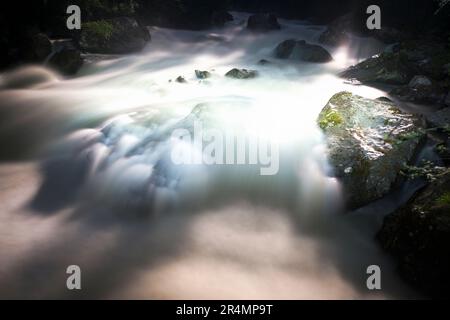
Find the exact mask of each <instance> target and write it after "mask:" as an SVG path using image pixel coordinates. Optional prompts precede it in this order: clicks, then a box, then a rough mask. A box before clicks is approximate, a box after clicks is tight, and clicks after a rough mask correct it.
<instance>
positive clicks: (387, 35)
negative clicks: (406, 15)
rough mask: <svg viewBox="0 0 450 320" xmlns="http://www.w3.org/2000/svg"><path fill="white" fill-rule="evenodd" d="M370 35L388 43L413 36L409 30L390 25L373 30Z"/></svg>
mask: <svg viewBox="0 0 450 320" xmlns="http://www.w3.org/2000/svg"><path fill="white" fill-rule="evenodd" d="M369 35H371V36H372V37H374V38H375V39H378V40H380V41H381V42H384V43H386V44H393V43H397V42H401V41H404V40H407V39H411V38H412V35H411V34H410V33H409V32H407V31H404V30H399V29H397V28H393V27H388V26H383V27H382V28H381V29H380V30H371V31H369Z"/></svg>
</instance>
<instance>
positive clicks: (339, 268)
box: [0, 14, 409, 298]
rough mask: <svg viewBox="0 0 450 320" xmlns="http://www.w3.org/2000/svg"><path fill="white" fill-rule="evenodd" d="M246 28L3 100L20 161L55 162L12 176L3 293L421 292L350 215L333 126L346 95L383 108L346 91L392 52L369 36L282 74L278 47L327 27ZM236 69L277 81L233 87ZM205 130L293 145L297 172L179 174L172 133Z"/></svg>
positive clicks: (92, 67)
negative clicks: (329, 128) (74, 280)
mask: <svg viewBox="0 0 450 320" xmlns="http://www.w3.org/2000/svg"><path fill="white" fill-rule="evenodd" d="M236 17H237V19H236V21H235V22H234V23H231V24H230V25H229V26H228V27H226V28H225V29H223V30H211V31H208V32H191V31H174V30H168V29H161V28H152V38H153V40H152V42H151V43H150V44H149V45H148V47H147V48H146V49H145V51H144V52H143V53H142V54H137V55H132V56H125V57H115V58H111V57H109V58H108V59H103V57H101V56H88V57H87V60H88V61H91V63H87V64H86V65H85V67H84V68H83V69H82V70H81V71H80V75H79V77H77V78H75V79H71V80H64V81H50V82H48V81H43V83H40V84H38V85H36V84H35V83H33V84H31V85H30V84H25V85H26V86H28V89H17V88H16V89H14V90H12V89H8V90H4V91H1V92H0V112H1V114H2V117H1V120H0V121H1V128H2V129H1V131H2V132H1V133H2V135H1V137H2V138H0V145H1V146H2V147H3V146H5V148H8V150H14V152H12V153H9V154H7V153H5V156H7V157H8V156H10V157H11V156H12V155H14V156H13V157H12V158H13V159H18V157H20V156H23V155H26V156H28V159H29V158H30V157H31V159H36V158H35V157H36V155H40V156H42V155H43V158H44V159H43V160H42V161H40V162H39V163H40V164H39V167H37V166H36V165H34V164H32V165H30V164H17V163H16V164H12V165H3V166H1V167H0V175H1V178H2V179H1V181H2V182H1V185H2V191H1V192H0V202H1V203H5V204H6V205H5V209H4V210H2V213H1V218H0V219H1V220H0V256H2V257H5V261H8V262H7V263H6V264H3V265H2V266H1V267H0V297H39V298H49V297H53V298H54V297H63V298H71V297H84V298H99V297H102V298H104V297H106V298H116V297H122V298H387V297H397V296H402V297H405V296H406V297H408V296H409V291H408V290H407V289H406V288H404V287H403V285H402V284H401V283H400V282H399V280H398V279H396V277H395V275H394V273H393V270H392V268H391V266H390V263H389V261H387V260H386V258H385V257H383V255H382V253H381V252H380V251H379V249H378V248H377V246H376V244H375V243H374V241H373V235H374V232H375V230H376V226H371V227H367V224H366V222H365V221H363V220H364V219H361V218H358V217H354V216H352V215H344V214H343V213H342V206H341V203H340V194H339V192H340V190H339V185H338V182H337V181H336V180H335V179H333V178H330V177H329V175H328V173H329V170H330V168H329V167H328V165H327V161H326V157H325V154H324V148H325V146H324V143H323V140H322V136H321V133H320V130H319V129H318V128H317V126H316V124H315V119H316V117H317V115H318V114H319V112H320V111H321V109H322V107H323V106H324V105H325V104H326V102H327V101H328V99H329V98H330V97H331V96H332V95H333V94H334V93H336V92H339V91H342V90H350V91H353V92H355V93H357V94H360V95H364V96H367V97H370V98H377V97H379V96H381V95H383V92H381V91H378V90H375V89H371V88H367V87H364V86H358V87H352V86H349V85H346V84H344V83H343V82H342V80H341V79H339V78H337V77H336V74H337V73H338V72H339V71H340V70H341V69H342V68H344V67H346V66H348V65H351V64H353V63H354V62H356V61H358V60H360V59H362V58H365V57H368V56H370V55H372V54H374V53H376V52H378V51H379V50H380V49H381V48H382V47H381V46H379V44H377V43H375V42H374V41H372V40H368V39H361V38H356V37H355V38H353V39H352V42H351V45H350V46H349V47H346V48H338V49H335V50H333V49H332V48H329V49H330V50H331V51H332V53H333V56H334V58H335V60H334V61H333V62H331V63H329V64H324V65H313V64H307V63H289V62H284V61H278V60H276V59H273V58H272V50H273V49H274V48H275V47H276V45H277V44H278V43H280V42H281V41H283V40H286V39H289V38H300V39H305V40H307V41H309V42H312V43H315V42H317V39H318V36H319V34H320V32H321V31H322V30H323V28H322V27H319V28H317V27H312V26H308V25H306V24H302V23H299V22H289V21H282V24H283V30H282V31H281V32H273V33H268V34H259V35H257V34H253V33H249V32H247V31H246V30H245V29H244V27H243V24H242V23H241V21H242V20H243V19H245V17H246V15H245V14H236ZM260 59H267V60H270V61H271V63H270V64H267V65H265V66H261V65H258V61H259V60H260ZM234 67H241V68H247V69H255V70H258V72H259V77H258V78H256V79H252V80H247V81H238V80H233V79H228V78H226V77H224V74H225V73H226V72H227V71H229V70H230V69H231V68H234ZM195 70H207V71H209V72H211V74H212V76H211V78H208V79H206V80H198V79H197V78H196V76H195V72H194V71H195ZM22 72H23V71H22ZM25 73H26V72H25ZM180 75H181V76H183V77H184V78H185V79H186V80H187V83H185V84H181V83H177V82H175V81H174V80H175V79H176V78H177V77H178V76H180ZM8 77H9V76H8V75H6V76H5V77H4V78H3V80H2V81H3V83H8V81H10V82H11V81H12V80H11V79H10V78H8ZM38 82H39V81H38ZM30 86H31V87H30ZM199 105H205V106H207V107H206V112H204V113H199V114H198V113H196V110H198V109H196V107H197V106H199ZM192 117H197V118H198V119H200V120H201V121H203V123H205V124H206V125H208V126H211V127H214V128H216V129H219V130H221V131H223V132H226V131H229V130H231V129H233V132H234V133H236V134H237V135H243V136H245V137H250V136H258V138H260V139H265V140H267V141H270V142H271V143H276V144H277V146H278V147H279V151H280V152H279V157H280V158H279V160H280V171H279V173H278V174H277V175H275V176H261V175H260V174H259V168H256V167H255V166H251V165H242V166H231V165H230V166H221V165H213V166H206V165H197V166H190V165H186V166H176V165H174V164H173V162H171V160H170V154H171V151H172V150H173V148H174V147H175V146H176V145H177V144H178V143H180V142H179V141H174V139H173V137H171V132H172V131H173V130H175V129H177V128H183V129H186V130H189V131H190V130H192V128H193V123H192ZM2 154H3V152H2ZM14 157H15V158H14ZM38 172H39V173H40V175H38ZM18 195H20V196H18ZM71 264H77V265H80V266H81V268H82V270H83V275H84V276H83V277H84V278H83V281H84V282H83V283H84V285H83V288H84V290H83V291H82V292H81V293H70V292H67V291H66V290H65V289H64V285H65V268H66V267H67V266H68V265H71ZM371 264H378V265H381V266H382V269H383V270H384V272H385V273H384V277H385V278H384V279H385V280H384V282H383V283H384V284H385V286H384V290H383V291H382V292H380V293H371V292H368V291H367V289H366V288H365V284H366V282H365V279H366V273H365V272H366V268H367V267H368V266H369V265H371Z"/></svg>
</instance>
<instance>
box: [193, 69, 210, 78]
mask: <svg viewBox="0 0 450 320" xmlns="http://www.w3.org/2000/svg"><path fill="white" fill-rule="evenodd" d="M195 76H196V77H197V78H198V79H201V80H204V79H208V78H211V73H210V72H208V71H200V70H195Z"/></svg>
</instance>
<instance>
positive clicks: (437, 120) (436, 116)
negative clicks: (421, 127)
mask: <svg viewBox="0 0 450 320" xmlns="http://www.w3.org/2000/svg"><path fill="white" fill-rule="evenodd" d="M426 118H427V122H428V123H429V125H430V126H431V127H433V128H444V127H446V126H450V108H445V109H441V110H438V111H436V112H433V113H430V114H428V115H427V116H426Z"/></svg>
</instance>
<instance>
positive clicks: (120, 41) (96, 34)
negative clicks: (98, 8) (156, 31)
mask: <svg viewBox="0 0 450 320" xmlns="http://www.w3.org/2000/svg"><path fill="white" fill-rule="evenodd" d="M150 39H151V37H150V33H149V32H148V30H146V28H143V27H141V26H140V25H139V24H138V23H137V22H136V20H134V19H132V18H126V17H122V18H114V19H107V20H99V21H93V22H87V23H84V24H83V26H82V29H81V34H80V39H79V42H80V47H81V48H82V49H83V50H85V51H87V52H91V53H106V54H126V53H131V52H136V51H140V50H142V49H143V48H144V47H145V45H146V44H147V42H148V41H150Z"/></svg>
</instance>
